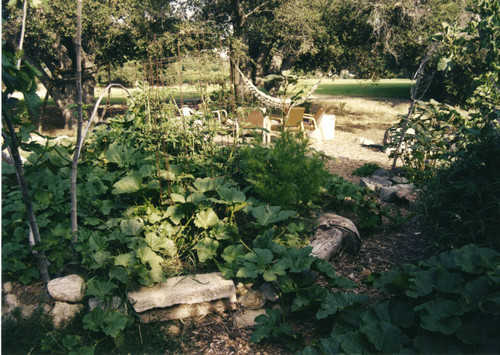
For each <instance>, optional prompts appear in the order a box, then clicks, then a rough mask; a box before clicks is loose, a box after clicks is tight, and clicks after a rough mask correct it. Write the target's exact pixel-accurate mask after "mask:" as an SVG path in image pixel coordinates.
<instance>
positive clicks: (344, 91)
mask: <svg viewBox="0 0 500 355" xmlns="http://www.w3.org/2000/svg"><path fill="white" fill-rule="evenodd" d="M316 82H317V80H316V79H305V80H300V81H299V86H307V87H311V86H312V85H314V84H315V83H316ZM410 85H411V80H410V79H380V80H378V81H372V80H359V79H323V80H322V81H321V84H320V85H319V87H318V89H317V90H316V91H315V94H317V95H331V96H349V97H372V98H387V99H403V100H409V99H410ZM306 90H307V89H306Z"/></svg>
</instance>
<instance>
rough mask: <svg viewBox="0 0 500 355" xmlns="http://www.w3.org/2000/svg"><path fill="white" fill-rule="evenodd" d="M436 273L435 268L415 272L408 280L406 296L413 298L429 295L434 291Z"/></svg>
mask: <svg viewBox="0 0 500 355" xmlns="http://www.w3.org/2000/svg"><path fill="white" fill-rule="evenodd" d="M437 273H438V269H437V268H433V269H429V270H422V271H417V272H415V273H414V274H413V275H414V276H413V277H412V278H411V279H410V286H409V288H408V290H407V291H406V294H407V295H408V296H409V297H413V298H417V297H421V296H427V295H428V294H430V293H431V292H432V291H433V290H434V285H435V284H436V277H437Z"/></svg>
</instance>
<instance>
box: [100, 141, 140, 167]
mask: <svg viewBox="0 0 500 355" xmlns="http://www.w3.org/2000/svg"><path fill="white" fill-rule="evenodd" d="M104 156H105V157H106V159H107V160H108V161H109V162H110V163H115V164H117V165H118V166H119V167H124V166H126V165H129V164H130V163H131V162H134V161H135V158H136V157H137V154H136V150H135V149H134V148H132V147H130V146H128V145H124V144H122V143H117V142H113V143H111V145H110V146H109V148H108V150H107V151H106V152H105V154H104Z"/></svg>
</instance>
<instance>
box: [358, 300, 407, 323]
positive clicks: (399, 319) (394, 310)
mask: <svg viewBox="0 0 500 355" xmlns="http://www.w3.org/2000/svg"><path fill="white" fill-rule="evenodd" d="M414 315H415V313H414V311H413V309H412V306H411V305H408V304H405V303H401V302H398V301H396V300H390V301H385V302H382V303H377V304H375V305H374V306H373V307H372V308H371V309H370V310H368V311H367V312H366V313H365V314H364V315H363V318H362V319H363V324H365V325H367V324H376V323H380V322H386V323H390V324H392V325H394V326H397V327H399V326H402V327H404V328H408V327H410V326H411V325H412V324H413V322H414V320H415V317H414Z"/></svg>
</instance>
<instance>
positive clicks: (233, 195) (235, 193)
mask: <svg viewBox="0 0 500 355" xmlns="http://www.w3.org/2000/svg"><path fill="white" fill-rule="evenodd" d="M217 193H218V194H219V196H220V197H221V198H222V200H223V201H224V202H226V203H229V204H235V203H242V202H245V201H246V196H245V194H244V193H243V192H241V191H240V190H238V189H235V188H227V187H221V188H219V189H217Z"/></svg>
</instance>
